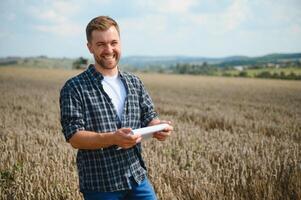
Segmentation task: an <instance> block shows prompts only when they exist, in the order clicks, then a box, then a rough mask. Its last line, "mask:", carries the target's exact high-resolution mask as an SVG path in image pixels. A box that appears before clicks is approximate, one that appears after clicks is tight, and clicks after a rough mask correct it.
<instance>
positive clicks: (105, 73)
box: [94, 63, 118, 76]
mask: <svg viewBox="0 0 301 200" xmlns="http://www.w3.org/2000/svg"><path fill="white" fill-rule="evenodd" d="M94 66H95V68H96V70H97V71H98V72H99V73H101V74H102V75H103V76H115V75H116V74H118V66H116V67H114V68H112V69H106V68H103V67H101V66H100V65H98V64H97V63H95V64H94Z"/></svg>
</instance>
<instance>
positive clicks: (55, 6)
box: [0, 0, 301, 58]
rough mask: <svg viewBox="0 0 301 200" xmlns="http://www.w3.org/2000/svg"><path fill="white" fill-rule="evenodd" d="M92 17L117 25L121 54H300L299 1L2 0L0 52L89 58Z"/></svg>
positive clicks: (211, 55) (9, 54) (205, 55)
mask: <svg viewBox="0 0 301 200" xmlns="http://www.w3.org/2000/svg"><path fill="white" fill-rule="evenodd" d="M98 15H108V16H111V17H113V18H114V19H116V21H117V22H118V23H119V25H120V27H121V41H122V54H123V56H131V55H152V56H170V55H184V56H204V57H223V56H231V55H246V56H260V55H265V54H269V53H293V52H301V1H300V0H128V1H127V0H56V1H55V0H1V1H0V21H1V26H0V57H5V56H37V55H46V56H49V57H72V58H74V57H79V56H84V57H91V56H90V54H89V51H88V50H87V48H86V38H85V27H86V25H87V23H88V22H89V21H90V20H91V19H92V18H93V17H95V16H98Z"/></svg>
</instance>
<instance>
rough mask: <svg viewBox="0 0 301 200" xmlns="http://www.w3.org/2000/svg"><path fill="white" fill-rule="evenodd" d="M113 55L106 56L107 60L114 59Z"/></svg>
mask: <svg viewBox="0 0 301 200" xmlns="http://www.w3.org/2000/svg"><path fill="white" fill-rule="evenodd" d="M113 57H114V56H113V55H109V56H104V58H105V59H113Z"/></svg>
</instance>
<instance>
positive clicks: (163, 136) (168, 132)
mask: <svg viewBox="0 0 301 200" xmlns="http://www.w3.org/2000/svg"><path fill="white" fill-rule="evenodd" d="M157 124H168V125H169V126H168V127H167V128H165V129H164V130H163V131H158V132H156V133H154V135H153V137H154V138H156V139H157V140H159V141H164V140H166V138H167V137H168V136H170V135H171V132H172V131H173V127H172V126H171V121H164V120H163V121H161V120H159V119H155V120H152V121H151V122H150V123H149V125H150V126H153V125H157Z"/></svg>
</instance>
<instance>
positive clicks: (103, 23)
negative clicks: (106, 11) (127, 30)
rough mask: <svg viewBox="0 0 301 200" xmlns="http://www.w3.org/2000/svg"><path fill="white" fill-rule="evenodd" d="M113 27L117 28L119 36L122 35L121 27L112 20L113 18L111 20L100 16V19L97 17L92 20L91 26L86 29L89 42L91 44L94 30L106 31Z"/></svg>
mask: <svg viewBox="0 0 301 200" xmlns="http://www.w3.org/2000/svg"><path fill="white" fill-rule="evenodd" d="M111 26H114V27H115V28H116V30H117V32H118V34H119V35H120V32H119V26H118V24H117V22H116V21H115V20H114V19H112V18H110V17H108V16H98V17H95V18H94V19H92V20H91V21H90V22H89V24H88V25H87V27H86V37H87V41H88V42H91V39H92V32H93V31H94V30H100V31H106V30H108V29H109V28H110V27H111Z"/></svg>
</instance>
